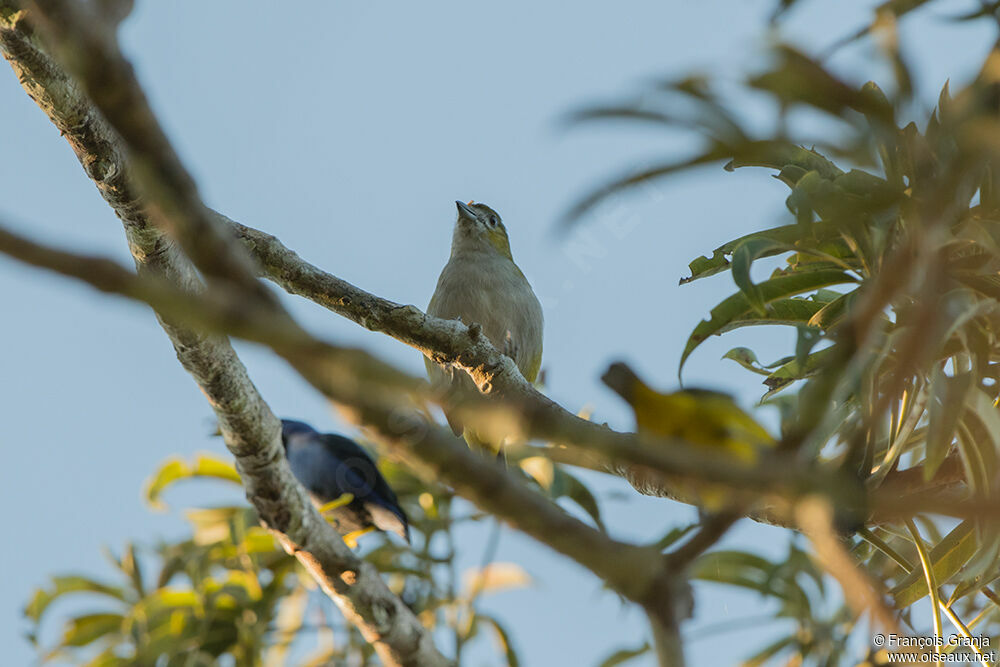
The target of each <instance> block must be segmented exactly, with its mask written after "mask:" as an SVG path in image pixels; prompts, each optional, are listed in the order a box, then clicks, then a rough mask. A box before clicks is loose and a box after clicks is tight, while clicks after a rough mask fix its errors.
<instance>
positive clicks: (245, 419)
mask: <svg viewBox="0 0 1000 667" xmlns="http://www.w3.org/2000/svg"><path fill="white" fill-rule="evenodd" d="M31 34H32V32H31V28H30V27H29V26H28V25H27V24H26V22H25V15H24V13H23V12H20V11H18V8H17V7H16V6H13V5H12V4H11V3H9V2H3V1H0V49H2V50H3V53H4V57H5V58H7V60H8V61H9V62H10V63H11V65H12V67H13V68H14V71H15V73H16V74H17V76H18V79H19V80H20V81H21V83H22V85H23V86H24V87H25V90H26V91H27V92H28V94H29V95H30V96H31V97H32V99H34V100H35V101H36V102H37V103H38V105H39V106H40V107H41V108H42V110H43V111H45V112H46V114H47V115H48V116H49V117H50V118H51V119H52V120H53V122H54V123H55V124H56V126H57V127H58V128H59V129H60V130H61V131H62V132H63V133H64V134H65V135H67V137H68V138H69V141H70V144H71V146H72V147H73V149H74V152H75V153H76V154H77V157H78V158H79V159H80V162H81V164H82V165H83V166H84V169H85V171H86V172H87V174H88V175H89V176H90V177H91V178H92V179H94V181H95V182H96V183H97V184H98V188H99V190H100V191H101V194H102V195H103V196H104V197H105V199H106V200H107V201H108V203H109V204H111V205H112V207H113V208H114V210H115V212H116V213H117V214H118V215H119V217H120V218H121V219H122V222H123V224H124V225H125V230H126V235H127V237H128V241H129V247H130V249H131V251H132V254H133V256H134V257H135V259H136V266H137V269H138V271H139V273H140V275H142V276H155V277H158V278H160V279H162V280H166V281H169V282H171V283H173V284H174V285H177V286H178V287H179V288H180V289H182V290H185V291H189V292H197V291H199V290H200V289H201V281H200V280H199V278H198V276H197V274H196V272H195V271H194V268H193V267H192V266H191V265H190V263H189V262H188V260H187V258H186V257H184V255H183V254H181V253H180V252H179V251H178V249H177V248H176V246H174V244H173V243H171V242H170V241H169V240H168V239H167V238H166V237H165V236H163V234H162V233H161V232H160V231H159V230H158V229H156V228H155V227H154V226H152V225H151V224H149V217H148V213H147V210H146V208H145V206H144V203H143V201H142V199H141V198H140V196H139V192H138V190H137V189H136V188H135V186H134V183H133V181H132V179H131V176H130V173H129V171H128V169H127V168H126V164H127V163H126V161H125V159H124V157H123V152H122V150H121V149H120V147H119V146H118V144H117V141H116V139H115V136H114V133H113V132H112V131H111V130H110V128H108V127H107V125H106V123H105V121H104V119H103V118H102V117H101V116H100V114H99V113H97V112H96V110H94V109H93V107H92V106H91V105H90V103H89V102H88V100H87V99H86V98H85V97H84V96H83V95H81V94H80V91H79V89H78V88H77V87H76V85H75V83H74V82H73V81H72V80H71V79H70V78H69V77H67V76H66V75H65V73H63V72H62V70H61V69H60V68H59V67H58V66H57V65H55V64H54V63H53V62H52V61H51V60H50V59H49V58H48V57H47V56H46V55H45V54H44V53H43V52H42V51H41V50H40V49H38V48H37V46H36V45H35V44H34V43H33V41H32V38H31ZM228 271H229V268H228V267H222V268H220V271H219V272H220V273H226V272H228ZM160 322H161V324H162V325H163V328H164V330H165V331H166V332H167V334H168V335H169V337H170V339H171V342H172V343H173V344H174V349H175V350H176V351H177V356H178V359H179V360H180V362H181V363H182V365H183V366H184V368H185V369H187V370H188V371H189V372H190V373H191V374H192V376H193V377H194V379H195V381H196V382H197V383H198V384H199V386H200V387H201V388H202V390H203V391H204V393H205V395H206V397H207V398H208V400H209V403H210V404H211V405H212V408H213V410H215V413H216V415H217V417H218V419H219V424H220V429H221V431H222V434H223V437H224V439H225V442H226V446H227V447H228V448H229V449H230V451H231V452H232V453H233V455H234V456H235V457H236V465H237V468H238V469H239V471H240V474H241V475H242V477H243V482H244V486H245V488H246V494H247V498H248V499H249V500H250V502H251V503H252V504H253V505H254V507H255V508H256V509H257V512H258V514H259V515H260V517H261V518H262V520H264V521H265V523H266V524H267V525H268V527H269V528H271V529H272V530H273V531H275V532H276V533H277V536H278V539H279V541H280V542H281V543H282V545H283V546H284V547H285V549H286V550H287V551H289V552H290V553H293V554H294V555H295V556H296V557H297V558H298V560H299V561H300V562H302V564H303V565H304V566H305V567H306V569H307V570H309V572H310V573H311V574H312V575H313V577H314V578H315V579H316V580H317V582H318V583H319V584H320V586H321V587H322V588H323V590H324V591H325V592H326V593H327V595H329V596H330V597H331V598H332V599H333V600H334V602H336V603H337V605H338V607H340V609H341V611H342V612H343V613H344V616H345V617H346V618H347V619H348V620H349V621H350V622H351V623H353V624H354V625H356V626H357V627H358V629H359V630H360V631H361V633H362V634H363V635H364V636H365V638H366V639H367V640H368V641H370V642H372V644H373V645H374V646H375V649H376V651H377V652H378V653H379V655H380V657H381V658H382V660H383V662H384V663H385V664H386V665H414V666H416V665H421V666H422V665H442V666H443V665H447V664H448V660H447V659H446V658H444V656H442V655H441V654H440V653H439V652H438V651H437V650H436V648H435V647H434V644H433V640H432V638H431V636H430V634H429V632H428V631H427V630H426V629H425V628H424V627H423V626H422V625H421V624H420V622H419V621H418V619H417V618H416V617H415V616H414V615H413V613H412V612H411V611H410V610H409V609H408V608H407V607H406V606H405V605H404V604H403V603H402V601H401V600H400V599H399V598H398V597H397V596H395V595H394V594H393V593H392V592H391V591H390V590H389V589H388V587H387V586H386V585H385V583H384V582H383V581H382V579H381V577H380V576H379V574H378V572H377V571H376V570H375V568H374V567H372V566H371V565H370V564H368V563H366V562H364V561H361V560H360V559H358V558H357V557H356V556H355V555H354V554H353V553H352V552H351V551H350V550H349V549H348V548H347V547H346V546H345V545H344V543H343V541H342V540H341V538H340V536H339V535H338V534H337V533H336V532H335V531H334V530H333V529H332V528H331V527H330V526H329V524H327V523H326V521H324V520H323V519H322V517H320V516H319V514H318V512H317V511H316V509H315V508H314V507H313V506H312V504H311V503H310V502H309V500H308V498H307V497H306V495H305V493H304V491H303V489H302V487H301V486H300V485H299V484H298V483H297V481H296V480H295V478H294V477H293V476H292V474H291V471H290V470H289V468H288V464H287V461H285V458H284V456H283V454H282V447H281V441H280V424H279V423H278V420H277V419H276V418H275V417H274V415H273V414H272V413H271V411H270V409H269V408H268V406H267V404H266V403H265V402H264V400H263V399H262V398H261V396H260V394H259V393H258V392H257V390H256V388H255V387H254V385H253V383H252V382H251V381H250V378H249V377H248V376H247V374H246V369H245V368H244V367H243V365H242V363H241V362H240V360H239V358H238V357H237V356H236V354H235V352H234V351H233V349H232V346H231V345H230V344H229V341H228V340H226V339H225V338H221V337H218V336H208V335H204V334H202V333H199V332H197V331H195V330H192V329H189V328H187V327H185V326H183V325H180V324H177V323H175V322H172V321H170V320H168V319H166V318H164V317H160Z"/></svg>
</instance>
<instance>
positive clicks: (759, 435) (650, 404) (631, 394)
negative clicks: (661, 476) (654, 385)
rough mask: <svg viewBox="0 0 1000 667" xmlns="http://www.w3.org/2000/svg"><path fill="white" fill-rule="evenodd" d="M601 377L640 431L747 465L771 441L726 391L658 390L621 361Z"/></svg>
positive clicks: (768, 445) (767, 434)
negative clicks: (621, 400) (627, 407)
mask: <svg viewBox="0 0 1000 667" xmlns="http://www.w3.org/2000/svg"><path fill="white" fill-rule="evenodd" d="M601 380H603V381H604V384H606V385H608V386H609V387H610V388H611V389H612V390H614V392H615V393H617V394H618V395H619V396H621V397H622V398H624V399H625V400H626V401H627V402H628V404H629V405H631V406H632V410H633V411H634V412H635V421H636V430H637V431H638V432H639V435H649V436H653V437H661V438H680V439H681V440H686V441H687V442H689V443H691V444H692V445H696V446H698V445H700V446H704V447H707V448H711V449H715V450H717V451H721V452H725V453H726V454H727V455H729V456H730V457H732V458H733V459H734V460H737V461H741V462H743V463H747V464H753V463H755V462H756V461H757V459H758V456H759V454H760V452H761V450H762V449H765V448H769V447H773V446H774V444H775V442H774V438H772V437H771V435H770V434H769V433H768V432H767V431H766V430H764V427H763V426H761V425H760V424H758V423H757V422H756V421H754V419H753V417H751V416H750V415H748V414H747V413H745V412H743V410H741V409H740V407H739V406H738V405H736V403H734V402H733V399H732V397H730V396H728V395H726V394H722V393H719V392H715V391H708V390H705V389H684V390H681V391H675V392H673V393H671V394H661V393H660V392H658V391H655V390H654V389H651V388H650V387H649V386H648V385H646V383H644V382H643V381H642V380H640V379H639V377H638V376H637V375H636V374H635V372H634V371H633V370H632V369H631V368H629V367H628V366H627V365H626V364H624V363H622V362H617V363H614V364H612V365H611V367H610V368H608V370H607V371H606V372H605V373H604V375H603V376H602V377H601Z"/></svg>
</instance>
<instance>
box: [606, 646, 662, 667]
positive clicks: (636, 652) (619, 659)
mask: <svg viewBox="0 0 1000 667" xmlns="http://www.w3.org/2000/svg"><path fill="white" fill-rule="evenodd" d="M651 650H652V647H651V646H650V645H649V642H643V643H642V645H640V646H638V647H636V648H623V649H619V650H617V651H615V652H614V653H612V654H611V655H609V656H608V657H607V658H605V659H604V660H602V661H601V664H600V666H599V667H617V666H618V665H623V664H625V663H626V662H628V661H629V660H632V659H633V658H638V657H639V656H642V655H646V654H647V653H649V652H650V651H651Z"/></svg>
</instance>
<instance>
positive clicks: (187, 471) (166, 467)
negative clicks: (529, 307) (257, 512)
mask: <svg viewBox="0 0 1000 667" xmlns="http://www.w3.org/2000/svg"><path fill="white" fill-rule="evenodd" d="M195 477H211V478H214V479H221V480H224V481H227V482H233V483H235V484H241V483H242V481H241V480H240V475H239V473H238V472H236V468H235V467H233V464H232V463H229V462H228V461H225V460H223V459H220V458H216V457H215V456H212V455H210V454H199V455H198V456H196V457H195V459H194V461H193V462H192V463H190V464H189V463H187V462H185V461H182V460H181V459H178V458H172V459H168V460H167V461H166V462H165V463H164V464H163V465H161V466H160V468H159V470H157V471H156V472H155V473H154V474H153V476H152V477H151V478H150V479H149V480H148V481H147V482H146V490H145V496H146V502H148V503H149V504H150V505H151V506H152V507H153V508H154V509H158V510H162V509H165V508H166V505H164V504H163V503H162V502H160V496H161V495H162V493H163V491H164V490H165V489H166V488H167V487H168V486H170V485H171V484H173V483H175V482H177V481H179V480H182V479H192V478H195Z"/></svg>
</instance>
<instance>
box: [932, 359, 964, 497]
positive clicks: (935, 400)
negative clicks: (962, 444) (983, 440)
mask: <svg viewBox="0 0 1000 667" xmlns="http://www.w3.org/2000/svg"><path fill="white" fill-rule="evenodd" d="M973 381H974V380H973V377H972V374H971V373H962V374H960V375H957V376H955V377H949V376H947V375H945V374H944V373H943V372H941V371H940V370H939V369H935V372H934V373H933V374H932V375H931V399H930V405H929V409H928V419H929V420H930V424H929V426H928V429H927V444H926V450H927V453H926V458H925V460H924V479H925V480H929V479H931V478H932V477H934V473H936V472H937V470H938V468H939V467H940V466H941V463H942V462H943V461H944V459H945V457H947V456H948V452H949V450H950V449H951V443H952V441H953V440H954V439H955V429H956V427H957V426H958V421H959V419H960V418H961V417H962V412H963V411H964V410H965V401H966V397H967V396H968V395H969V391H970V390H971V389H972V386H973Z"/></svg>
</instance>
